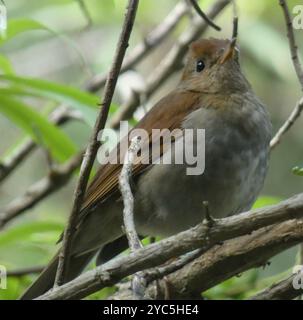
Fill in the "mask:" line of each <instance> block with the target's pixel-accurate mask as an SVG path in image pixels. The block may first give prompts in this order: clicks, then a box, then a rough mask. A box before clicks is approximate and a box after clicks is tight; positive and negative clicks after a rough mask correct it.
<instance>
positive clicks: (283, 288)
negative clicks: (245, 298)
mask: <svg viewBox="0 0 303 320" xmlns="http://www.w3.org/2000/svg"><path fill="white" fill-rule="evenodd" d="M296 276H297V275H296V274H293V275H291V276H289V277H288V278H287V279H284V280H281V281H280V282H278V283H275V284H273V285H272V286H270V287H269V288H266V289H264V290H263V291H262V292H259V293H258V294H256V295H254V296H252V297H250V298H249V300H292V299H295V298H296V297H298V296H299V295H300V294H302V293H303V287H302V288H300V289H295V288H294V285H293V281H294V280H295V277H296Z"/></svg>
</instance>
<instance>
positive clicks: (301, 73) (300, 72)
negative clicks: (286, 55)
mask: <svg viewBox="0 0 303 320" xmlns="http://www.w3.org/2000/svg"><path fill="white" fill-rule="evenodd" d="M279 3H280V6H281V8H282V10H283V13H284V18H285V23H286V27H287V37H288V41H289V48H290V52H291V58H292V61H293V65H294V67H295V70H296V74H297V77H298V79H299V81H300V84H301V89H302V91H303V69H302V65H301V62H300V59H299V57H298V46H297V43H296V39H295V35H294V30H293V25H292V19H291V16H290V13H289V9H288V6H287V3H286V1H285V0H279Z"/></svg>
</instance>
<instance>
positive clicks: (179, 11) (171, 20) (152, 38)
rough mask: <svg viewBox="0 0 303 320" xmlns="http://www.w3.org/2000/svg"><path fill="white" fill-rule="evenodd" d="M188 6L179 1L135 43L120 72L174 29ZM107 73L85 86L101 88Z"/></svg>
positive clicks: (135, 61) (130, 66)
mask: <svg viewBox="0 0 303 320" xmlns="http://www.w3.org/2000/svg"><path fill="white" fill-rule="evenodd" d="M187 11H188V8H187V6H186V4H184V2H183V1H181V2H179V3H178V4H177V5H176V6H175V7H174V8H173V9H172V10H171V12H170V13H169V14H168V15H167V16H166V17H165V18H164V20H163V21H162V22H161V23H160V24H159V25H158V26H157V27H156V28H155V29H154V30H152V31H151V32H150V33H149V34H148V35H147V36H146V37H145V38H144V39H143V41H142V42H141V43H139V44H138V45H136V46H135V47H134V49H133V50H132V51H131V52H130V54H129V55H128V56H126V58H125V60H124V61H123V64H122V67H121V71H120V73H123V72H125V71H127V70H129V69H131V68H133V67H134V66H135V65H136V64H138V63H139V62H140V61H141V60H142V59H143V58H144V57H146V56H147V55H148V54H149V53H150V52H151V51H152V50H153V49H154V48H156V47H157V46H159V45H160V44H161V43H162V42H163V40H165V39H166V38H167V37H168V36H169V35H170V34H171V33H172V31H173V30H174V29H175V27H176V26H177V24H178V23H179V22H180V21H181V18H182V17H183V16H184V15H185V14H186V13H187ZM106 78H107V74H106V73H104V74H101V75H97V76H95V77H94V78H93V79H92V80H90V81H89V82H88V84H87V88H89V89H90V90H92V91H97V90H99V89H100V88H102V87H103V86H104V84H105V82H106Z"/></svg>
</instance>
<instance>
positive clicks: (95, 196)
mask: <svg viewBox="0 0 303 320" xmlns="http://www.w3.org/2000/svg"><path fill="white" fill-rule="evenodd" d="M200 96H201V94H200V93H195V92H188V91H177V90H176V91H174V92H172V93H170V94H169V95H167V96H166V97H164V98H162V99H161V100H160V101H159V102H158V103H157V104H156V105H155V106H154V107H153V108H152V109H151V110H150V111H149V112H148V113H147V114H146V115H145V116H144V117H143V119H142V120H141V121H140V122H139V123H138V124H137V125H136V127H135V128H140V129H144V130H146V131H147V133H148V134H149V136H151V134H152V129H169V130H174V129H176V128H180V125H181V122H182V121H183V119H184V118H185V117H186V116H187V114H188V113H189V112H191V111H193V109H196V108H198V107H199V105H200V103H199V98H200ZM172 115H173V116H172ZM126 139H128V137H126ZM150 140H151V139H149V140H148V141H142V142H141V150H144V148H150V147H151V143H150ZM119 146H120V145H118V146H117V148H118V150H117V148H116V149H115V150H113V151H112V152H115V153H116V152H117V151H118V154H119V152H122V155H123V158H124V154H125V152H126V150H120V147H119ZM162 151H163V150H162ZM149 166H150V165H146V164H142V163H137V164H135V165H134V166H133V173H132V174H133V176H138V175H140V173H142V172H143V171H144V170H146V169H148V167H149ZM121 168H122V165H121V164H106V165H103V166H102V167H100V169H99V170H98V172H97V174H96V176H95V178H94V180H93V181H92V183H91V184H90V186H89V188H88V190H87V193H86V199H85V201H84V204H83V209H82V211H84V212H85V211H87V210H86V209H89V208H91V207H92V206H94V205H95V204H97V203H99V202H102V201H104V200H105V199H106V198H107V197H108V196H110V195H112V194H113V193H114V192H116V191H117V190H118V178H119V174H120V171H121Z"/></svg>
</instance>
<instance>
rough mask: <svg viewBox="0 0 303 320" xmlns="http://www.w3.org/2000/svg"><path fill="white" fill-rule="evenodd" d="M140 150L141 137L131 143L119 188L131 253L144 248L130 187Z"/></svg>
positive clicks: (120, 177) (135, 138)
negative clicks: (135, 218) (136, 223)
mask: <svg viewBox="0 0 303 320" xmlns="http://www.w3.org/2000/svg"><path fill="white" fill-rule="evenodd" d="M139 149H140V139H139V137H134V138H133V139H132V141H131V144H130V147H129V149H128V151H127V152H126V154H125V158H124V164H123V167H122V170H121V174H120V176H119V186H120V191H121V194H122V198H123V204H124V209H123V219H124V227H125V234H126V236H127V239H128V244H129V248H130V251H131V252H134V251H136V250H138V249H140V248H142V247H143V246H142V243H141V241H140V239H139V237H138V234H137V232H136V227H135V220H134V196H133V194H132V190H131V187H130V182H129V180H130V176H131V173H132V166H133V162H134V159H135V157H136V155H137V153H138V151H139Z"/></svg>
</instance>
